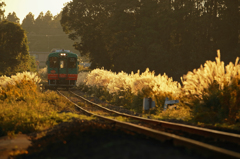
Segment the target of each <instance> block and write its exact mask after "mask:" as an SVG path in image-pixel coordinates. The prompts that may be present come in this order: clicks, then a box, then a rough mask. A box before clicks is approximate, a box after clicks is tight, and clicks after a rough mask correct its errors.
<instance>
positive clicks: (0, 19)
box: [0, 2, 6, 21]
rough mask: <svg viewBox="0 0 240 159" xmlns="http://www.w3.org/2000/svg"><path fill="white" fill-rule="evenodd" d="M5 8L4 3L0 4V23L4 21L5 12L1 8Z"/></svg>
mask: <svg viewBox="0 0 240 159" xmlns="http://www.w3.org/2000/svg"><path fill="white" fill-rule="evenodd" d="M4 6H6V4H5V3H4V2H0V21H2V20H3V19H4V12H5V10H2V7H4Z"/></svg>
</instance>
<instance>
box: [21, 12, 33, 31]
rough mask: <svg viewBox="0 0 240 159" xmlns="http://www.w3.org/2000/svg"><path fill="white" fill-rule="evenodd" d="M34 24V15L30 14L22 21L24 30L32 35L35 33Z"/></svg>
mask: <svg viewBox="0 0 240 159" xmlns="http://www.w3.org/2000/svg"><path fill="white" fill-rule="evenodd" d="M34 23H35V20H34V15H33V14H32V13H31V12H29V13H28V15H26V17H25V18H24V19H23V21H22V28H23V29H25V30H26V31H27V32H28V33H30V32H32V31H33V27H34Z"/></svg>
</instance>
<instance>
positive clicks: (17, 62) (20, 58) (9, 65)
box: [0, 20, 30, 75]
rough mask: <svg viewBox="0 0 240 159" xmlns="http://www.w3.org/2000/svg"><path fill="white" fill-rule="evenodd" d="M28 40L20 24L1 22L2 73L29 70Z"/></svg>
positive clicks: (0, 68)
mask: <svg viewBox="0 0 240 159" xmlns="http://www.w3.org/2000/svg"><path fill="white" fill-rule="evenodd" d="M29 59H30V56H29V52H28V41H27V36H26V33H25V31H24V30H23V29H22V27H21V26H20V25H19V24H16V23H13V22H9V21H6V20H4V21H1V22H0V74H5V75H12V74H15V73H16V72H20V71H26V70H29V68H30V66H29Z"/></svg>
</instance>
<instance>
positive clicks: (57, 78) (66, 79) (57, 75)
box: [46, 50, 78, 88]
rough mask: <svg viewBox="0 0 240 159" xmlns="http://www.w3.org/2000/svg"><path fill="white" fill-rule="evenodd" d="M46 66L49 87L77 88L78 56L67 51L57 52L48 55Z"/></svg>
mask: <svg viewBox="0 0 240 159" xmlns="http://www.w3.org/2000/svg"><path fill="white" fill-rule="evenodd" d="M46 64H47V66H48V67H47V73H48V85H49V87H54V88H57V87H65V88H69V87H73V86H76V82H77V76H78V61H77V55H76V54H74V53H72V52H70V51H67V50H56V51H55V52H52V53H50V54H49V55H48V59H47V62H46Z"/></svg>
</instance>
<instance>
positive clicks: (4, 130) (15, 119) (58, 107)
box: [0, 72, 91, 136]
mask: <svg viewBox="0 0 240 159" xmlns="http://www.w3.org/2000/svg"><path fill="white" fill-rule="evenodd" d="M39 82H40V78H39V77H38V76H36V74H35V73H32V74H31V73H29V72H24V73H18V74H17V75H15V76H11V78H10V77H6V76H1V77H0V125H1V127H0V136H3V135H9V136H12V135H14V134H16V133H31V132H34V131H40V130H44V129H47V128H50V127H52V126H54V125H56V124H59V123H61V122H64V121H71V119H72V118H82V119H91V118H89V117H86V116H83V115H77V114H74V113H71V112H70V111H74V107H73V106H71V104H70V103H68V104H66V102H67V101H66V100H65V99H64V98H62V97H60V96H59V95H58V94H57V93H55V92H53V91H46V92H41V91H40V89H39ZM69 105H70V107H69Z"/></svg>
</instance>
